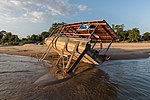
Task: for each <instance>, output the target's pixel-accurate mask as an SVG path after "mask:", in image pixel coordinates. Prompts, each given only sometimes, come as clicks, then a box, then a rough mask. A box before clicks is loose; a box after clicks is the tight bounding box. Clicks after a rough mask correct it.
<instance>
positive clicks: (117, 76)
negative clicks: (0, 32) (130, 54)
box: [0, 54, 150, 100]
mask: <svg viewBox="0 0 150 100" xmlns="http://www.w3.org/2000/svg"><path fill="white" fill-rule="evenodd" d="M86 66H87V65H86ZM47 73H48V70H47V68H45V66H43V65H42V64H41V63H39V62H38V61H37V59H35V58H31V57H25V56H15V55H6V54H0V100H148V99H149V98H150V95H149V94H150V90H149V89H150V86H149V84H150V58H147V59H136V60H116V61H115V60H114V61H108V62H105V63H103V64H102V65H100V66H96V67H89V68H87V69H86V70H84V71H82V72H80V73H79V74H77V75H75V76H73V77H70V78H67V79H62V80H55V79H53V78H52V77H50V76H48V75H47ZM43 76H44V77H48V78H46V80H42V81H41V80H40V81H39V78H40V77H43ZM40 79H41V78H40ZM35 82H36V84H35Z"/></svg>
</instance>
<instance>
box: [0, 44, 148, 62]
mask: <svg viewBox="0 0 150 100" xmlns="http://www.w3.org/2000/svg"><path fill="white" fill-rule="evenodd" d="M106 45H108V44H104V46H106ZM46 49H47V46H44V45H35V44H25V45H23V46H0V53H4V54H10V55H21V56H30V57H36V58H40V56H41V55H42V54H43V53H44V52H45V51H46ZM149 53H150V43H113V44H112V46H111V48H110V50H109V51H108V53H107V55H109V56H110V60H125V59H139V58H148V57H150V55H149ZM53 56H58V54H57V53H56V52H55V51H53V50H51V51H50V52H49V54H48V55H47V57H46V59H47V60H48V59H50V58H51V57H53Z"/></svg>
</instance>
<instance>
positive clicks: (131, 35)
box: [112, 24, 150, 42]
mask: <svg viewBox="0 0 150 100" xmlns="http://www.w3.org/2000/svg"><path fill="white" fill-rule="evenodd" d="M112 29H113V30H114V31H115V32H116V34H117V36H118V38H119V39H120V41H126V42H139V41H150V32H145V33H144V34H143V35H141V34H140V30H139V29H138V28H132V29H129V30H124V24H121V25H114V24H113V25H112Z"/></svg>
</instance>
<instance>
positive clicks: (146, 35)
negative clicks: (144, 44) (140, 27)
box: [142, 32, 150, 41]
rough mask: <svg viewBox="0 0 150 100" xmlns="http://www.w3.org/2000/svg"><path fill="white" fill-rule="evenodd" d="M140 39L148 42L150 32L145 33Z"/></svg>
mask: <svg viewBox="0 0 150 100" xmlns="http://www.w3.org/2000/svg"><path fill="white" fill-rule="evenodd" d="M142 39H143V40H145V41H149V40H150V32H145V33H144V34H143V36H142Z"/></svg>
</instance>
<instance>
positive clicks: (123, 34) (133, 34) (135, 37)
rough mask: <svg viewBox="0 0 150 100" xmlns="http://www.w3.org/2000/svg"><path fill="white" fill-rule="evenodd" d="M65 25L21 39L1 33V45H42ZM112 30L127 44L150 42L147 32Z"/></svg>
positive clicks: (116, 27)
mask: <svg viewBox="0 0 150 100" xmlns="http://www.w3.org/2000/svg"><path fill="white" fill-rule="evenodd" d="M63 24H65V23H64V22H62V23H53V24H52V26H51V27H50V28H49V30H48V32H42V33H40V34H38V35H36V34H32V35H28V36H27V37H26V38H21V39H20V38H19V37H18V35H13V34H12V33H11V32H6V31H4V30H3V31H0V44H1V45H23V44H29V43H36V44H38V43H40V44H42V43H43V41H44V39H45V38H46V37H48V36H49V35H51V33H52V31H53V30H55V27H57V26H59V25H63ZM112 29H113V30H114V31H115V33H116V34H117V36H118V38H119V39H120V41H126V42H139V41H150V32H145V33H144V34H143V35H140V31H139V29H138V28H133V29H129V30H124V24H121V25H114V24H113V25H112Z"/></svg>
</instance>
